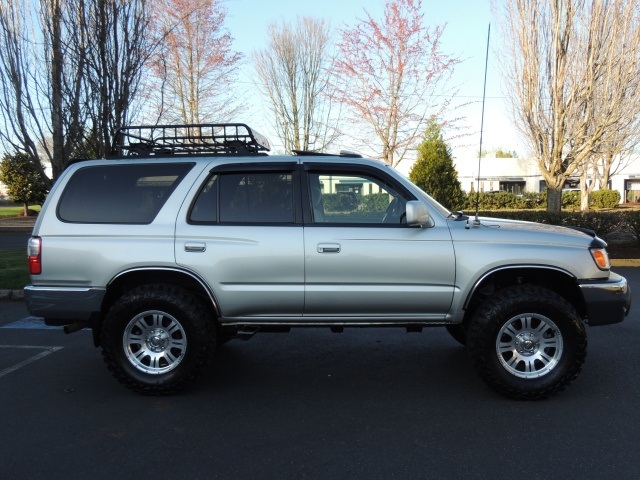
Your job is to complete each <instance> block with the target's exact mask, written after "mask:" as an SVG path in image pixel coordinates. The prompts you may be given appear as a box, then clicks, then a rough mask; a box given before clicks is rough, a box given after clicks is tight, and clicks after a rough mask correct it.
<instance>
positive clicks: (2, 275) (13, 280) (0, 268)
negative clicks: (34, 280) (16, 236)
mask: <svg viewBox="0 0 640 480" xmlns="http://www.w3.org/2000/svg"><path fill="white" fill-rule="evenodd" d="M29 283H30V280H29V271H28V270H27V254H26V251H25V249H24V248H17V249H10V250H0V290H13V289H21V288H23V287H25V286H26V285H29Z"/></svg>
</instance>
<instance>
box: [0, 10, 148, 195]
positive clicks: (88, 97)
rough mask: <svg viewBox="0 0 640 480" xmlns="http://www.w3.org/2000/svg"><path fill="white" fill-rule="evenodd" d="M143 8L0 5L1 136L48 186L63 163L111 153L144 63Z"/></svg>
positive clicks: (127, 116) (144, 21)
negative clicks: (47, 168)
mask: <svg viewBox="0 0 640 480" xmlns="http://www.w3.org/2000/svg"><path fill="white" fill-rule="evenodd" d="M146 5H147V0H39V1H38V2H34V1H31V0H3V1H2V2H0V74H1V75H2V83H3V87H4V88H3V90H2V92H0V116H1V117H2V119H3V120H4V122H5V125H6V126H7V127H8V128H6V129H0V138H1V139H2V141H3V143H4V144H5V145H9V146H11V147H12V149H14V150H16V151H19V152H24V153H26V154H27V155H28V156H29V158H30V159H31V161H32V162H33V164H34V165H35V166H36V168H37V169H38V171H39V172H40V175H41V176H42V177H43V179H44V180H45V182H46V183H47V185H48V186H50V185H51V183H52V181H51V179H49V178H47V176H46V174H45V168H44V166H43V164H44V163H45V162H47V163H50V164H51V166H52V170H53V179H55V178H57V176H58V175H59V174H60V173H61V172H62V170H63V169H64V167H65V166H66V165H67V163H68V162H69V160H70V159H71V158H72V157H74V156H78V155H83V154H86V151H87V149H90V150H91V151H92V152H93V154H94V155H99V156H103V155H105V154H106V153H108V152H109V149H110V146H111V135H112V132H113V131H114V130H115V129H116V128H118V127H119V126H121V125H122V124H124V123H126V121H127V120H128V118H129V117H130V111H131V110H130V108H131V104H132V102H133V98H134V96H135V94H136V90H137V86H138V81H139V77H140V74H141V69H142V65H143V63H144V61H145V60H146V59H147V57H148V53H149V48H148V45H149V44H148V42H147V41H146V40H145V33H146V30H145V29H146V25H147V23H148V14H147V6H146Z"/></svg>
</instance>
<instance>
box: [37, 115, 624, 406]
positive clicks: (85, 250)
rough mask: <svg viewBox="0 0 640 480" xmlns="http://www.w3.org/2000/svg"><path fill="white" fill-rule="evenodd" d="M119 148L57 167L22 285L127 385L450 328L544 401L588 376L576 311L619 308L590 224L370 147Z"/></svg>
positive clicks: (146, 135) (477, 356)
mask: <svg viewBox="0 0 640 480" xmlns="http://www.w3.org/2000/svg"><path fill="white" fill-rule="evenodd" d="M116 147H117V151H118V156H117V157H116V158H113V159H103V160H94V161H83V162H79V163H76V164H74V165H71V166H70V167H69V168H67V170H66V171H65V172H64V173H63V174H62V175H61V176H60V178H59V179H58V181H57V183H56V185H55V186H54V188H53V189H52V191H51V193H50V194H49V197H48V199H47V201H46V203H45V205H44V206H43V209H42V212H41V214H40V216H39V218H38V221H37V223H36V225H35V228H34V231H33V237H32V238H31V239H30V241H29V247H28V256H29V266H30V273H31V281H32V285H30V286H28V287H26V289H25V298H26V301H27V306H28V308H29V311H30V312H31V314H33V315H37V316H40V317H44V318H45V321H46V323H47V324H48V325H65V331H66V332H67V333H70V332H73V331H77V330H79V329H82V328H85V327H89V328H91V329H92V330H93V339H94V342H95V345H96V346H99V347H101V348H102V351H103V355H104V359H105V361H106V363H107V365H108V367H109V369H110V370H111V372H112V373H113V374H114V376H115V377H116V378H117V379H118V380H119V381H120V382H122V383H123V384H125V385H126V386H127V387H130V388H132V389H134V390H136V391H139V392H143V393H149V394H164V393H171V392H175V391H177V390H179V389H180V388H182V387H183V386H184V385H185V384H186V383H187V382H189V381H190V380H192V379H193V378H195V377H196V376H197V374H198V373H199V372H200V371H201V370H202V369H203V367H204V366H205V365H206V364H207V362H208V361H209V360H210V358H211V357H212V353H213V351H214V350H215V349H216V347H217V346H219V345H221V344H222V343H223V342H225V341H226V340H228V339H229V338H232V337H234V336H239V337H248V336H251V335H252V334H254V333H255V332H259V331H287V330H289V329H290V328H291V327H307V326H326V327H329V328H331V329H332V330H334V331H342V329H343V328H346V327H362V326H367V327H389V326H397V327H403V328H406V329H407V331H420V330H421V329H422V328H424V327H433V326H444V327H446V328H447V330H448V331H449V332H450V333H451V335H452V336H453V337H454V338H455V339H456V340H457V341H459V342H460V343H462V344H466V348H467V351H468V354H469V357H470V359H471V362H472V364H473V365H474V366H475V367H476V368H477V370H478V372H479V374H480V375H481V377H482V378H483V379H484V381H485V382H486V383H487V384H489V385H490V386H491V387H492V388H494V389H496V390H497V391H499V392H501V393H503V394H505V395H507V396H509V397H513V398H522V399H533V398H541V397H547V396H550V395H552V394H554V393H556V392H558V391H560V390H562V389H563V388H564V387H566V386H567V385H568V384H569V383H570V382H571V381H572V380H573V379H574V378H575V377H576V375H577V374H578V372H579V371H580V369H581V366H582V363H583V361H584V359H585V356H586V348H587V340H586V333H585V324H588V325H590V326H594V325H604V324H611V323H616V322H620V321H622V320H623V319H624V317H625V315H626V314H627V313H628V310H629V305H630V292H629V289H628V287H627V282H626V280H625V279H624V278H623V277H621V276H619V275H616V274H615V273H613V272H611V271H610V265H609V259H608V255H607V251H606V250H605V247H606V244H605V243H604V242H603V241H602V240H600V239H599V238H598V237H596V236H595V234H594V233H593V232H589V231H583V230H578V229H568V228H561V227H554V226H547V225H540V224H534V223H524V222H515V221H506V220H497V219H493V218H491V219H490V218H480V219H478V218H476V219H472V218H469V217H467V216H465V215H463V214H461V213H459V212H451V211H449V210H447V209H445V208H443V207H442V206H441V205H439V204H438V203H437V202H436V201H434V199H432V198H431V197H429V195H427V194H426V193H425V192H423V191H421V190H420V189H419V188H418V187H416V186H415V185H413V184H412V183H411V182H409V181H408V180H407V179H406V178H405V177H403V176H402V175H400V174H398V173H397V172H396V171H395V170H393V169H392V168H389V167H387V166H385V165H384V164H382V163H380V162H378V161H375V160H367V159H363V158H360V157H359V156H358V155H355V154H352V153H348V152H345V153H343V154H341V155H336V156H332V155H326V154H316V153H309V152H294V153H295V155H292V156H268V155H267V154H266V153H265V152H266V151H267V150H268V148H269V146H268V142H266V140H265V139H263V138H262V137H261V136H259V135H258V134H257V133H255V132H253V131H252V130H251V129H249V128H248V127H247V126H246V125H243V124H218V125H186V126H155V127H128V128H125V129H122V130H121V131H119V132H118V135H117V145H116Z"/></svg>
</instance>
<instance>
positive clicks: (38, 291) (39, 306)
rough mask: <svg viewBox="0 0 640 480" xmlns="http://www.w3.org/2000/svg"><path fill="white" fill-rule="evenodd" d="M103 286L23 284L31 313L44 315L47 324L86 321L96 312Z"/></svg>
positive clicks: (101, 298)
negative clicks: (71, 286) (41, 285)
mask: <svg viewBox="0 0 640 480" xmlns="http://www.w3.org/2000/svg"><path fill="white" fill-rule="evenodd" d="M105 293H106V290H105V289H104V288H83V287H79V288H70V287H39V286H34V285H28V286H26V287H25V288H24V299H25V302H26V304H27V310H29V313H31V315H34V316H36V317H44V318H45V321H46V323H47V324H48V325H67V324H70V323H75V322H86V321H88V320H89V319H90V318H91V317H92V316H93V315H94V314H95V313H98V312H100V308H101V306H102V300H103V299H104V296H105Z"/></svg>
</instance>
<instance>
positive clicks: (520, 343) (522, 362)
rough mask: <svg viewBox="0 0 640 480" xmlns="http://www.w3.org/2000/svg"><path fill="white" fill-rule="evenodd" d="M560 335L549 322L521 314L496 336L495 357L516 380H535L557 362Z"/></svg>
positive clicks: (559, 354)
mask: <svg viewBox="0 0 640 480" xmlns="http://www.w3.org/2000/svg"><path fill="white" fill-rule="evenodd" d="M562 351H563V342H562V334H561V333H560V330H559V329H558V327H557V326H556V324H555V323H553V322H552V321H551V320H550V319H549V318H547V317H545V316H544V315H540V314H537V313H524V314H520V315H517V316H515V317H513V318H512V319H510V320H509V321H507V322H506V323H505V324H504V325H503V326H502V328H501V329H500V331H499V332H498V335H497V336H496V354H497V355H498V359H499V360H500V363H501V364H502V366H503V367H504V369H505V370H506V371H507V372H509V373H510V374H512V375H515V376H516V377H520V378H539V377H542V376H544V375H546V374H548V373H549V372H550V371H551V370H553V369H554V368H555V366H556V365H557V364H558V362H559V361H560V358H561V357H562Z"/></svg>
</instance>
